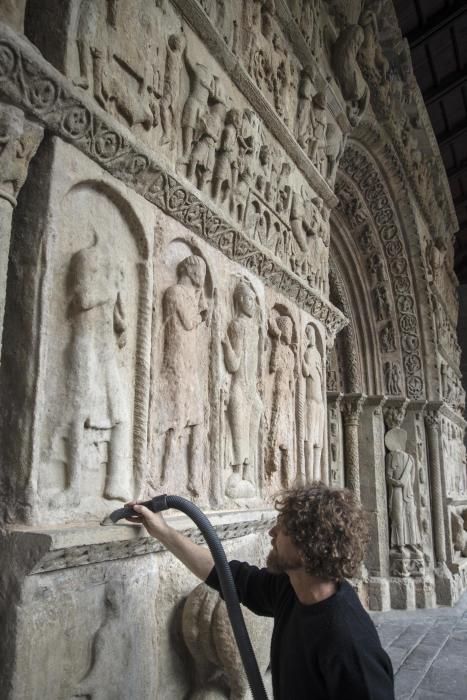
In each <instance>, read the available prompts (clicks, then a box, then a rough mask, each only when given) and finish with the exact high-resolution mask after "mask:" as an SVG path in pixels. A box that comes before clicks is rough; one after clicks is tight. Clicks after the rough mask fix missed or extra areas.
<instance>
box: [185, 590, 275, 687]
mask: <svg viewBox="0 0 467 700" xmlns="http://www.w3.org/2000/svg"><path fill="white" fill-rule="evenodd" d="M244 615H245V618H246V623H247V626H248V630H249V633H250V635H251V639H252V644H253V647H254V649H255V655H257V659H258V666H259V668H260V672H261V674H262V675H263V677H265V676H266V671H267V668H268V664H269V654H268V645H267V644H259V642H262V641H263V638H264V637H265V636H266V635H267V632H268V631H269V630H270V628H271V625H270V622H269V621H268V620H266V619H265V618H263V620H264V624H263V623H262V624H260V625H258V618H256V617H253V615H252V613H250V612H249V611H248V610H244ZM182 634H183V639H184V641H185V643H186V645H187V647H188V649H189V652H190V655H191V657H192V659H193V661H194V665H195V682H194V687H193V688H192V690H191V692H190V695H189V698H190V700H203V699H206V698H213V700H214V698H218V697H223V696H224V693H223V690H224V688H225V687H226V690H227V692H228V694H229V695H228V696H229V697H230V698H235V700H247V698H248V697H249V685H248V681H247V678H246V675H245V671H244V669H243V664H242V662H241V659H240V654H239V652H238V648H237V645H236V642H235V638H234V636H233V632H232V627H231V624H230V621H229V619H228V615H227V609H226V606H225V603H224V601H223V600H222V599H221V598H220V596H219V594H218V593H217V592H216V591H214V590H212V589H210V588H208V587H207V586H206V585H205V584H203V583H202V584H200V585H199V586H197V587H196V588H195V589H194V590H193V591H192V592H191V593H190V595H189V596H188V598H187V599H186V601H185V603H184V606H183V613H182ZM219 693H222V695H219ZM225 697H226V696H225Z"/></svg>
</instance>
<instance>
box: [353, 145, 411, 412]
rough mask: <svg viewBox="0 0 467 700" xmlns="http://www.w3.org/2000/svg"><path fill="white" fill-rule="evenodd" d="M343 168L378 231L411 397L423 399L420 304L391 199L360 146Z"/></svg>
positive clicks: (355, 148)
mask: <svg viewBox="0 0 467 700" xmlns="http://www.w3.org/2000/svg"><path fill="white" fill-rule="evenodd" d="M341 168H342V170H343V171H344V172H345V173H346V174H347V175H348V176H349V177H350V178H351V180H352V181H353V183H355V184H356V185H357V186H358V188H359V189H360V191H361V193H362V195H363V198H364V200H365V203H366V205H367V206H368V209H369V210H370V212H371V215H372V217H373V221H374V224H375V226H376V229H377V231H378V234H379V237H380V240H381V244H382V246H383V249H384V252H385V255H386V260H387V263H388V267H389V272H390V276H391V283H392V287H393V290H394V297H395V300H396V316H397V320H398V325H399V331H400V339H401V348H402V357H403V361H404V370H405V380H406V389H407V396H408V397H409V398H410V399H419V398H420V397H422V396H423V394H424V382H423V375H422V361H421V356H420V329H419V325H418V318H417V313H416V309H417V304H416V301H415V296H414V292H413V285H412V280H411V276H410V273H409V263H408V260H407V255H406V254H405V246H404V241H403V237H402V234H401V232H400V227H399V224H398V221H397V217H396V215H395V213H394V210H393V207H392V205H391V197H390V195H389V193H388V191H387V188H386V186H385V184H384V182H383V180H382V178H381V176H380V174H379V172H378V170H377V168H376V166H375V165H374V164H373V163H372V162H371V160H370V159H369V158H368V156H367V154H366V153H365V152H364V151H363V150H362V149H361V148H360V147H359V146H358V145H357V144H356V143H351V144H349V145H348V146H347V148H346V149H345V152H344V156H343V158H342V161H341Z"/></svg>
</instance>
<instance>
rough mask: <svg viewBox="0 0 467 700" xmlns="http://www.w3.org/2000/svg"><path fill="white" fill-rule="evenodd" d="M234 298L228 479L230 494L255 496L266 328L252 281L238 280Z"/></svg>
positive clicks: (227, 356) (227, 344)
mask: <svg viewBox="0 0 467 700" xmlns="http://www.w3.org/2000/svg"><path fill="white" fill-rule="evenodd" d="M233 300H234V307H235V318H234V319H233V320H232V321H231V322H230V323H229V325H228V328H227V334H226V336H225V339H224V340H223V342H222V346H223V350H224V362H225V366H226V369H227V371H228V372H229V374H230V375H231V377H232V378H231V383H230V390H229V397H228V401H227V417H228V422H229V427H230V434H231V442H232V458H231V469H232V472H231V474H230V475H229V477H228V479H227V484H226V495H227V496H229V497H230V498H249V497H251V496H254V495H255V489H256V486H257V479H256V473H257V455H258V438H259V426H260V421H261V413H262V400H261V396H260V394H259V391H258V384H259V382H260V381H261V374H260V372H261V368H260V357H259V352H260V351H261V344H262V343H261V341H260V338H262V329H261V317H260V314H259V310H258V303H257V299H256V294H255V292H254V290H253V289H252V287H251V286H250V284H248V283H247V282H246V281H244V280H242V281H240V282H238V284H237V285H236V287H235V290H234V293H233Z"/></svg>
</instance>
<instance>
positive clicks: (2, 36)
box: [0, 24, 347, 336]
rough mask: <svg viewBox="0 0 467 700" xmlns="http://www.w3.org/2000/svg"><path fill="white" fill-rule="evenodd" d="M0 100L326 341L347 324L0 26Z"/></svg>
mask: <svg viewBox="0 0 467 700" xmlns="http://www.w3.org/2000/svg"><path fill="white" fill-rule="evenodd" d="M0 99H4V100H5V101H7V102H11V103H13V104H14V105H16V106H17V107H19V108H21V109H23V110H24V111H25V113H26V114H27V115H28V116H30V117H31V118H33V119H36V120H38V121H39V122H41V123H42V124H43V125H44V126H45V127H46V128H47V129H48V130H49V131H50V132H52V133H54V134H56V135H57V136H60V137H61V138H63V139H64V140H65V141H68V142H69V143H72V144H73V145H74V146H76V148H78V149H79V150H80V151H82V152H83V153H84V154H85V155H87V156H89V157H90V158H92V160H94V161H96V162H97V163H98V164H99V165H100V166H101V167H102V168H104V169H105V170H107V171H108V172H109V173H110V174H111V175H113V176H114V177H116V178H117V179H119V180H121V181H122V182H124V183H125V184H126V185H128V187H131V188H132V189H134V190H135V191H136V192H137V193H138V194H140V195H141V196H143V197H144V198H145V199H147V200H148V201H149V202H151V203H152V204H155V205H156V206H157V207H159V208H160V209H162V210H163V211H164V212H165V213H166V214H168V215H169V216H172V217H173V218H174V219H176V220H177V221H180V222H181V223H182V224H183V225H184V226H186V227H187V228H189V229H191V230H192V231H194V232H195V233H196V234H198V235H199V236H201V237H202V238H204V239H205V240H207V241H208V242H209V243H210V244H211V245H212V246H214V247H215V248H218V249H219V250H220V251H221V252H222V253H224V254H225V255H226V256H227V257H229V258H230V259H232V260H234V261H236V262H238V263H240V264H241V265H243V266H245V267H246V268H247V269H249V270H251V271H252V272H254V273H255V274H256V275H258V276H259V277H260V278H262V279H263V281H264V282H265V284H267V285H268V286H271V287H274V288H275V289H277V290H279V291H280V292H282V293H283V294H284V295H285V296H287V297H288V298H289V299H291V300H292V301H294V302H295V303H296V304H297V305H298V306H300V307H301V308H302V309H304V310H305V311H307V312H309V313H310V314H311V315H312V316H314V318H316V319H317V320H319V321H321V322H322V323H323V325H324V326H325V327H326V330H327V333H328V335H330V336H334V335H335V334H336V333H337V332H338V331H339V330H340V329H341V328H343V327H344V326H345V325H346V323H347V319H346V318H345V316H344V315H343V314H342V313H341V312H340V311H339V310H338V309H336V308H335V307H333V306H332V304H330V302H328V301H327V300H326V299H324V298H323V297H321V296H320V295H319V294H318V293H316V292H315V291H313V290H312V289H311V287H308V286H307V285H306V284H305V283H304V282H302V281H301V280H300V278H299V277H297V276H296V275H295V274H293V273H292V272H290V271H288V270H287V269H286V268H285V267H283V266H282V265H281V264H280V262H279V261H278V260H276V259H274V258H273V257H271V255H270V254H269V253H268V252H267V251H266V250H265V249H263V248H262V247H260V246H259V245H256V244H255V243H254V242H253V241H251V240H250V239H249V238H248V237H247V236H245V234H243V233H242V232H241V231H240V230H239V229H237V228H236V227H235V225H234V224H233V223H231V222H229V221H227V220H226V219H224V217H223V215H222V214H220V213H218V211H217V210H216V209H215V208H214V207H212V208H210V207H208V206H207V205H206V204H205V203H204V202H203V201H202V200H201V199H199V198H198V197H197V196H196V195H195V194H194V193H193V192H192V191H191V187H190V185H189V184H188V183H187V182H186V181H185V180H184V179H183V178H178V177H175V176H174V175H173V174H171V173H170V169H169V168H168V167H167V166H166V165H165V164H164V163H163V162H162V159H161V161H160V162H159V161H158V160H157V159H156V158H155V157H154V154H153V153H152V152H151V151H150V150H149V149H147V148H146V147H144V146H142V145H141V144H139V143H137V142H136V141H135V139H134V138H133V137H131V136H130V135H129V134H128V132H127V131H126V129H125V128H124V127H122V126H118V125H117V124H116V123H115V121H114V120H113V119H112V118H111V117H109V116H108V115H106V114H105V112H103V111H102V110H101V109H99V108H98V107H96V106H95V105H93V104H92V103H91V102H90V101H89V100H87V99H86V98H85V97H83V96H82V95H81V93H80V91H79V90H78V89H75V88H74V87H73V86H72V85H71V84H70V83H69V82H68V81H67V80H66V79H65V78H63V76H62V75H61V74H60V73H59V72H58V71H56V70H55V69H54V68H53V67H52V66H51V65H50V64H49V63H48V62H47V61H45V60H44V59H43V58H42V57H41V55H40V54H39V53H38V52H37V50H35V49H34V47H33V46H31V44H29V43H28V42H27V40H25V39H24V38H22V37H21V36H19V35H17V34H15V32H13V31H12V30H11V29H9V28H8V27H6V26H5V25H3V24H0Z"/></svg>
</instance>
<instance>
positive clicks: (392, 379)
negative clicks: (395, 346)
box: [383, 362, 402, 396]
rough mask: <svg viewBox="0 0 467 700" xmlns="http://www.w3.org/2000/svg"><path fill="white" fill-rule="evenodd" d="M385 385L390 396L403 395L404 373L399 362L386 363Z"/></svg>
mask: <svg viewBox="0 0 467 700" xmlns="http://www.w3.org/2000/svg"><path fill="white" fill-rule="evenodd" d="M383 372H384V383H385V386H386V391H387V393H388V394H390V395H393V396H394V395H400V394H402V371H401V368H400V365H399V363H398V362H385V363H384V370H383Z"/></svg>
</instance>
